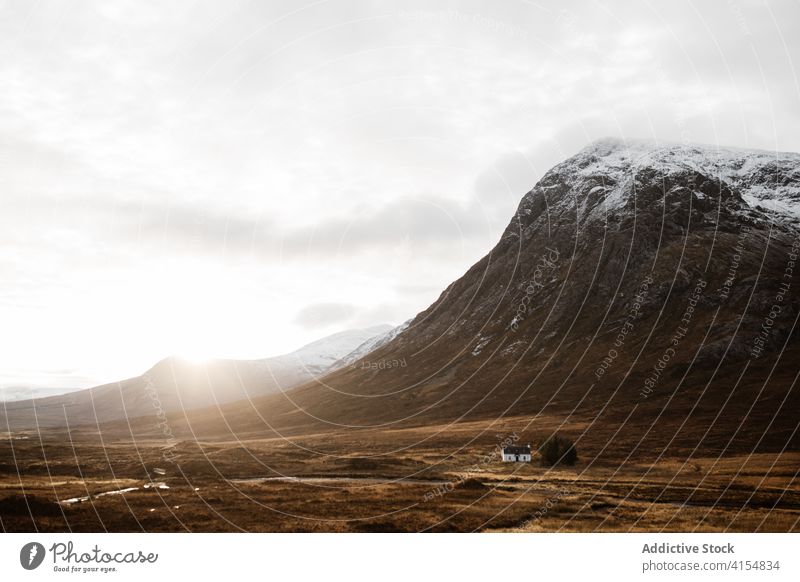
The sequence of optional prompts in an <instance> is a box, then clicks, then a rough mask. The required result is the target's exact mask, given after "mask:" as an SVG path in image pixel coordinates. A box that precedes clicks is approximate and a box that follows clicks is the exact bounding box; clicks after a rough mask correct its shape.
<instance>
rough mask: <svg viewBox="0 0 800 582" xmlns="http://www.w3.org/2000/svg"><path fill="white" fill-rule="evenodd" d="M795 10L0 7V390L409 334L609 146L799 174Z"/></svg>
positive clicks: (434, 4) (485, 5)
mask: <svg viewBox="0 0 800 582" xmlns="http://www.w3.org/2000/svg"><path fill="white" fill-rule="evenodd" d="M799 70H800V3H798V2H797V0H793V1H782V2H781V1H774V2H768V3H767V2H762V1H750V0H729V1H726V0H722V1H714V2H711V1H693V2H688V1H683V0H676V1H674V2H652V1H635V2H624V1H623V2H621V1H615V2H613V3H612V2H592V1H581V2H545V1H541V2H529V1H517V0H506V1H503V2H497V1H462V2H456V1H453V2H441V1H435V0H434V1H431V0H427V1H424V2H413V1H403V2H400V1H395V2H388V1H352V0H336V1H315V2H304V1H303V0H300V1H298V0H291V1H289V0H285V1H284V0H274V1H273V0H268V1H261V2H243V1H240V2H236V1H226V2H220V1H216V2H209V1H187V2H181V1H171V2H168V3H167V2H152V1H142V0H137V1H135V2H134V1H131V2H124V1H115V2H107V1H96V2H93V1H88V0H87V1H81V2H63V1H47V0H43V1H39V2H27V1H21V0H19V1H18V0H12V1H7V0H0V281H1V282H2V286H0V326H2V333H1V334H0V388H6V389H14V388H19V387H45V388H77V387H88V386H92V385H96V384H99V383H103V382H108V381H113V380H118V379H122V378H125V377H130V376H134V375H138V374H140V373H142V372H144V371H145V370H146V369H148V368H149V367H150V366H152V365H153V364H154V363H155V362H156V361H158V360H160V359H162V358H164V357H166V356H168V355H172V354H177V355H184V356H186V357H195V358H204V357H234V358H259V357H266V356H271V355H276V354H280V353H285V352H288V351H291V350H293V349H296V348H297V347H299V346H300V345H303V344H305V343H308V342H310V341H313V340H314V339H317V338H319V337H322V336H324V335H327V334H330V333H333V332H336V331H340V330H343V329H348V328H355V327H365V326H369V325H376V324H381V323H392V324H399V323H401V322H403V321H405V320H406V319H409V318H411V317H413V316H414V315H415V314H416V313H418V312H419V311H421V310H423V309H425V308H426V307H427V306H428V305H430V304H431V303H432V302H433V301H435V300H436V298H437V297H438V296H439V294H440V293H441V292H442V290H443V289H444V288H445V287H446V286H447V285H448V284H449V283H450V282H452V281H453V280H455V279H457V278H458V277H459V276H460V275H462V274H463V273H464V272H465V271H466V269H468V268H469V266H471V265H472V264H474V263H475V262H476V261H478V260H479V259H480V258H481V257H482V256H483V255H485V254H486V253H487V252H488V251H489V250H491V248H492V247H493V246H494V244H495V243H496V242H497V240H498V239H499V237H500V234H501V233H502V231H503V229H504V228H505V227H506V225H507V224H508V222H509V220H510V218H511V216H512V214H513V212H514V210H515V209H516V206H517V204H518V203H519V201H520V199H521V198H522V196H523V195H524V194H525V192H527V191H528V190H530V189H531V188H532V187H533V185H534V184H535V183H536V180H537V179H538V178H539V177H541V175H542V174H543V173H544V172H546V171H547V170H548V169H549V168H550V167H551V166H552V165H554V164H555V163H557V162H558V161H560V160H562V159H564V158H566V157H569V156H570V155H572V154H574V153H575V152H577V151H578V150H579V149H581V148H582V147H584V146H585V145H586V144H587V143H589V142H590V141H592V140H594V139H598V138H602V137H605V136H617V137H622V138H638V139H642V138H644V139H655V140H659V141H673V142H693V143H694V142H699V143H710V144H719V145H726V146H739V147H752V148H759V149H767V150H780V151H800V81H799V80H798V71H799Z"/></svg>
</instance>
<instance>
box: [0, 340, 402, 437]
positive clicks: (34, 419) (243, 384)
mask: <svg viewBox="0 0 800 582" xmlns="http://www.w3.org/2000/svg"><path fill="white" fill-rule="evenodd" d="M390 329H392V328H391V326H388V325H379V326H375V327H370V328H366V329H354V330H348V331H343V332H340V333H336V334H333V335H330V336H327V337H325V338H322V339H320V340H317V341H315V342H313V343H310V344H308V345H306V346H303V347H302V348H300V349H299V350H297V351H295V352H292V353H289V354H285V355H282V356H277V357H274V358H266V359H262V360H210V361H208V362H206V363H202V364H197V363H193V362H189V361H187V360H182V359H181V358H177V357H170V358H167V359H165V360H162V361H161V362H159V363H158V364H156V365H155V366H154V367H153V368H151V369H150V370H148V371H147V372H145V373H144V374H142V375H141V376H138V377H136V378H131V379H128V380H123V381H121V382H115V383H113V384H106V385H104V386H98V387H96V388H91V389H87V390H80V391H75V392H72V393H69V394H64V395H59V396H51V397H46V398H36V399H33V400H24V401H17V402H9V403H7V404H6V405H5V406H4V407H0V430H6V429H7V426H10V429H11V430H20V429H24V428H27V429H30V428H35V427H37V426H39V427H61V426H70V427H73V426H78V425H82V424H97V423H103V422H108V421H112V420H120V419H126V420H127V419H131V418H135V417H138V416H152V415H154V414H158V413H161V412H163V413H165V414H166V413H170V412H175V411H185V410H192V409H195V408H200V407H204V406H217V405H219V404H224V403H228V402H232V401H235V400H249V399H252V398H256V397H259V396H263V395H265V394H270V393H273V392H280V391H283V390H289V389H291V388H293V387H294V386H297V385H298V384H302V383H305V382H308V381H310V380H313V379H315V378H318V377H320V376H321V375H323V374H324V373H325V372H326V371H327V370H328V369H329V368H330V366H331V365H332V364H334V363H335V362H336V361H337V360H339V359H341V358H342V357H343V356H346V355H347V354H348V353H350V352H351V351H352V350H353V349H355V348H356V347H358V346H359V345H362V344H363V343H364V342H365V341H368V340H369V339H371V338H373V337H375V336H378V335H381V334H384V333H386V332H387V331H389V330H390ZM3 416H5V417H6V418H3Z"/></svg>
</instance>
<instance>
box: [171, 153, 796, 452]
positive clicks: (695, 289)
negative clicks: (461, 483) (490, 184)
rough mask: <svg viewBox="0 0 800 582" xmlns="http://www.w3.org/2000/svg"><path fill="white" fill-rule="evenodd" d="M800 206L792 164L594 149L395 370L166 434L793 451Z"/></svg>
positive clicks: (429, 318) (408, 335)
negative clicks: (465, 429) (450, 428)
mask: <svg viewBox="0 0 800 582" xmlns="http://www.w3.org/2000/svg"><path fill="white" fill-rule="evenodd" d="M799 199H800V156H799V155H798V154H783V153H774V152H760V151H749V150H736V149H718V148H714V147H711V146H682V145H671V144H667V145H663V144H656V143H651V142H635V143H625V142H622V141H618V140H602V141H599V142H596V143H593V144H591V145H590V146H588V147H587V148H585V149H584V150H582V151H581V152H579V153H578V154H577V155H575V156H574V157H572V158H570V159H568V160H566V161H564V162H563V163H561V164H559V165H557V166H555V167H554V168H553V169H552V170H550V171H549V172H547V174H546V175H545V176H544V177H543V178H542V179H541V180H540V181H539V183H538V184H536V186H535V187H534V188H533V189H532V190H531V191H530V192H528V193H527V194H526V195H525V196H524V197H523V199H522V201H521V203H520V205H519V208H518V210H517V212H516V213H515V215H514V217H513V218H512V220H511V221H510V223H509V225H508V227H507V228H506V230H505V232H504V233H503V235H502V237H501V239H500V241H499V242H498V244H497V245H496V247H495V248H494V249H492V250H491V252H490V253H489V254H487V255H486V256H485V257H484V258H482V259H481V260H480V261H478V262H477V263H476V264H475V265H474V266H473V267H472V268H470V269H469V270H468V271H467V273H465V274H464V276H462V277H461V278H460V279H458V280H457V281H455V282H454V283H452V284H451V285H450V286H449V287H448V288H447V289H446V290H445V291H444V292H443V293H442V294H441V296H440V298H439V299H438V300H437V301H436V302H435V303H434V304H433V305H431V306H430V307H429V308H428V309H426V310H425V311H423V312H422V313H420V314H419V315H418V316H417V317H416V318H414V319H413V321H411V322H410V324H409V325H408V327H407V328H406V329H405V330H403V331H402V332H401V333H399V334H398V335H397V337H395V338H394V339H392V340H391V341H390V342H388V343H386V344H385V345H383V346H381V347H379V348H378V349H377V350H375V351H373V352H372V353H370V354H369V361H370V362H385V363H387V365H384V366H373V367H369V368H366V369H364V367H363V366H358V365H350V366H348V367H346V368H342V369H339V370H337V371H335V372H333V373H331V374H329V375H327V376H325V377H324V378H323V380H322V381H321V382H314V383H311V384H307V385H305V386H301V387H299V388H297V389H295V390H292V391H291V392H289V393H286V394H281V395H275V396H270V397H265V398H262V399H258V400H256V401H254V402H252V403H247V404H246V405H244V404H238V403H237V404H233V405H231V406H228V407H224V408H223V409H222V411H221V412H220V411H218V410H216V409H214V410H210V409H207V410H203V411H197V412H196V413H194V414H192V415H189V416H188V418H183V417H179V416H176V417H173V418H172V423H173V425H174V426H175V428H176V430H185V429H188V428H189V427H191V430H192V431H194V432H195V433H196V434H214V435H217V436H221V437H226V436H235V437H237V438H239V437H250V436H265V435H272V434H275V433H276V432H277V433H280V434H285V433H287V432H288V433H293V432H309V431H318V432H324V431H331V430H336V431H341V430H344V429H345V428H347V429H349V430H355V429H358V428H363V427H386V428H388V427H401V426H411V425H425V424H432V423H439V422H456V421H461V420H466V419H471V420H474V419H497V418H500V417H512V416H513V417H520V416H521V417H528V418H530V419H534V418H536V417H537V416H542V417H543V418H544V417H547V418H550V419H559V420H558V422H564V423H566V424H568V425H569V426H572V427H575V426H580V427H583V428H582V432H581V434H578V435H576V436H578V437H581V436H582V435H583V434H584V433H585V434H586V435H590V436H591V438H593V439H597V440H596V442H606V441H607V442H608V443H609V447H610V449H609V450H611V449H616V448H617V447H620V448H619V451H622V452H624V451H639V452H640V453H641V452H645V451H647V452H650V453H655V452H661V451H663V450H665V449H667V448H676V447H677V448H681V449H683V450H685V451H689V452H691V451H692V450H693V449H694V448H695V447H699V446H702V447H703V448H704V450H706V451H716V452H724V451H728V450H732V449H734V448H735V449H739V450H748V451H749V450H754V449H764V450H779V449H781V448H783V447H786V446H787V445H788V446H790V448H795V449H796V448H797V444H798V443H797V435H796V431H795V429H796V427H797V421H796V417H795V415H794V413H793V412H792V411H793V410H796V409H797V406H798V404H800V399H798V397H797V391H796V389H795V388H793V386H794V380H795V377H796V373H797V366H796V364H794V362H795V361H796V357H797V355H798V343H797V332H796V328H795V323H796V320H797V316H798V293H797V289H796V287H797V285H798V280H797V275H796V274H794V273H793V272H792V268H793V265H794V263H793V261H794V260H795V258H796V252H797V249H798V219H797V211H798V200H799ZM793 257H794V258H793ZM786 285H788V288H787V287H786ZM776 304H778V305H779V306H780V307H779V312H777V313H776V312H775V310H774V309H773V308H772V306H773V305H776ZM771 311H772V315H770V312H771ZM766 323H769V325H766ZM394 361H403V362H405V365H404V366H391V365H388V363H389V362H394ZM356 364H357V362H356ZM587 438H589V437H587ZM614 439H616V440H614ZM612 441H613V442H612ZM626 454H627V453H626Z"/></svg>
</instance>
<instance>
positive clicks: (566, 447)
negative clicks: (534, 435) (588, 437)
mask: <svg viewBox="0 0 800 582" xmlns="http://www.w3.org/2000/svg"><path fill="white" fill-rule="evenodd" d="M539 460H540V462H541V464H542V466H543V467H553V466H555V465H574V464H575V462H576V461H577V460H578V449H577V447H576V446H575V443H573V442H572V441H571V440H570V439H568V438H567V437H564V436H561V435H560V434H558V433H555V434H553V435H551V436H549V437H547V438H546V439H545V441H544V442H543V443H542V444H541V445H540V446H539Z"/></svg>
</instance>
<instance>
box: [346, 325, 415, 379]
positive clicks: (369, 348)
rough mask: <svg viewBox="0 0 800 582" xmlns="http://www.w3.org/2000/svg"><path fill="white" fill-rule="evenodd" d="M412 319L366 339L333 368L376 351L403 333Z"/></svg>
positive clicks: (350, 362)
mask: <svg viewBox="0 0 800 582" xmlns="http://www.w3.org/2000/svg"><path fill="white" fill-rule="evenodd" d="M411 321H412V320H411V319H409V320H408V321H406V322H405V323H402V324H400V325H398V326H397V327H393V328H390V329H389V330H388V331H385V332H384V333H382V334H380V335H376V336H375V337H372V338H370V339H368V340H366V341H365V342H363V343H362V344H361V345H359V346H358V347H357V348H356V349H354V350H353V351H352V352H350V353H349V354H347V355H345V356H344V357H342V358H341V359H340V360H339V361H338V362H336V363H335V365H333V366H331V370H338V369H339V368H344V367H345V366H349V365H351V364H353V363H355V362H357V361H358V360H360V359H361V358H363V357H365V356H366V355H367V354H369V353H370V352H374V351H375V350H377V349H378V348H380V347H383V346H385V345H386V344H388V343H389V342H390V341H392V340H393V339H394V338H396V337H397V336H399V335H400V334H401V333H403V332H404V331H405V330H406V329H407V328H408V326H409V325H410V324H411Z"/></svg>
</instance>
